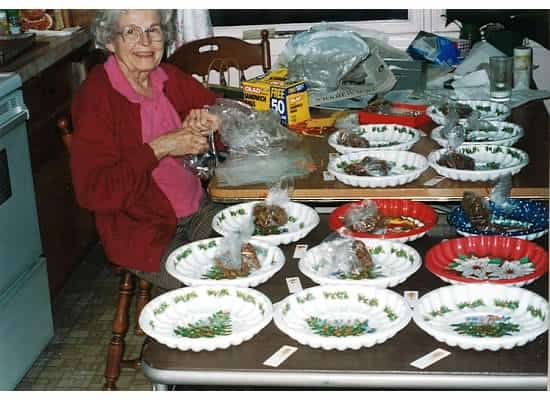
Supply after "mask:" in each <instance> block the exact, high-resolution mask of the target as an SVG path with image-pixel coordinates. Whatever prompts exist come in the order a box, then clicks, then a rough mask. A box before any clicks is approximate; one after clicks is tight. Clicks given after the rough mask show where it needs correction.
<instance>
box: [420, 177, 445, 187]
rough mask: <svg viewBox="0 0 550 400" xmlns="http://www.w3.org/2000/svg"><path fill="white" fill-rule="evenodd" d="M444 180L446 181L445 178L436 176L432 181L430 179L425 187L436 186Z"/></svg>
mask: <svg viewBox="0 0 550 400" xmlns="http://www.w3.org/2000/svg"><path fill="white" fill-rule="evenodd" d="M443 179H445V177H444V176H440V175H437V176H434V177H433V178H432V179H428V180H427V181H426V182H424V186H435V185H437V184H438V183H439V182H441V181H442V180H443Z"/></svg>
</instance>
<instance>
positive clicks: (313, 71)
mask: <svg viewBox="0 0 550 400" xmlns="http://www.w3.org/2000/svg"><path fill="white" fill-rule="evenodd" d="M369 54H370V51H369V46H368V44H367V42H366V41H365V40H364V39H363V38H362V37H361V36H360V35H358V34H357V33H355V32H353V31H351V30H340V29H337V28H336V27H334V26H331V25H330V24H319V25H315V26H312V27H310V28H309V29H308V30H307V31H304V32H301V33H298V34H296V35H294V36H292V38H291V39H290V40H289V41H288V42H287V44H286V47H285V49H284V50H283V53H282V54H281V55H280V56H279V59H278V63H279V64H281V65H282V66H285V67H286V68H288V77H289V79H290V80H301V79H303V80H304V81H305V83H306V85H307V87H308V90H322V91H331V90H335V89H337V88H338V87H339V86H340V82H341V81H342V79H343V78H344V77H345V76H346V75H348V74H350V72H351V71H353V69H354V68H355V67H357V66H358V65H359V64H360V63H362V62H363V61H365V60H366V59H367V57H368V56H369Z"/></svg>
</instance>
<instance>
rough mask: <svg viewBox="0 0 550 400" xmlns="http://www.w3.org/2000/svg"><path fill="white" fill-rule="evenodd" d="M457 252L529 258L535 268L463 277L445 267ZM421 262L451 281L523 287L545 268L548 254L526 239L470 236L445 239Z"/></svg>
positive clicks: (509, 257)
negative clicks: (507, 274)
mask: <svg viewBox="0 0 550 400" xmlns="http://www.w3.org/2000/svg"><path fill="white" fill-rule="evenodd" d="M459 255H475V256H477V257H494V258H501V259H505V260H519V259H520V258H522V257H528V258H529V261H531V262H532V263H533V264H534V266H535V270H534V271H533V272H532V273H530V274H528V275H523V276H519V277H515V278H511V279H486V280H480V279H474V278H469V277H465V276H462V275H461V274H459V273H457V272H455V271H453V270H452V269H449V268H448V266H449V264H450V263H452V262H453V260H454V259H455V258H456V257H458V256H459ZM424 264H425V265H426V267H427V268H428V270H429V271H430V272H432V273H433V274H435V275H437V276H438V277H439V278H441V279H442V280H444V281H446V282H451V283H487V282H489V283H496V284H506V285H516V286H522V285H524V284H527V283H530V282H533V281H534V280H535V279H537V278H539V277H540V276H542V275H544V273H545V272H547V271H548V253H547V252H546V251H545V250H544V249H543V248H542V247H540V246H539V245H537V244H535V243H533V242H530V241H528V240H523V239H518V238H512V237H505V236H469V237H463V238H458V239H448V240H444V241H442V242H441V243H439V244H438V245H436V246H434V247H432V248H431V249H430V250H428V252H427V253H426V257H425V259H424Z"/></svg>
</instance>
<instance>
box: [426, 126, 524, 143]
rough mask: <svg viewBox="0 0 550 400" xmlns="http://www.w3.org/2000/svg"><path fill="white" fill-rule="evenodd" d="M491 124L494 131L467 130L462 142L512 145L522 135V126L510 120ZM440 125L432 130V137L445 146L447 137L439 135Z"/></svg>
mask: <svg viewBox="0 0 550 400" xmlns="http://www.w3.org/2000/svg"><path fill="white" fill-rule="evenodd" d="M491 124H492V125H493V126H494V127H495V128H496V130H495V131H489V132H486V131H471V132H470V131H468V133H467V134H468V137H467V141H465V142H464V143H463V144H494V145H500V146H513V145H514V144H515V143H516V142H517V141H518V140H519V139H520V138H521V137H522V136H523V128H522V127H521V126H519V125H516V124H512V123H511V122H504V121H494V122H491ZM442 129H443V127H442V126H438V127H437V128H435V129H433V130H432V134H431V136H432V139H433V140H435V141H436V142H437V143H438V144H439V145H440V146H441V147H447V143H448V142H447V139H446V138H444V137H443V136H442V135H441V130H442Z"/></svg>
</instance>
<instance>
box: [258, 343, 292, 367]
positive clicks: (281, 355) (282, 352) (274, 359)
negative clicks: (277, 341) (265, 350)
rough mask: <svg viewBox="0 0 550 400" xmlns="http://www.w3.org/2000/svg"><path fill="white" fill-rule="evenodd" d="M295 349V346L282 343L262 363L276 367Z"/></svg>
mask: <svg viewBox="0 0 550 400" xmlns="http://www.w3.org/2000/svg"><path fill="white" fill-rule="evenodd" d="M296 350H298V348H297V347H293V346H287V345H284V346H282V347H281V348H280V349H279V350H277V351H276V352H275V353H273V354H272V355H271V357H269V358H268V359H267V360H265V361H264V363H263V364H264V365H265V366H267V367H278V366H279V365H281V364H282V363H283V361H284V360H286V359H287V358H288V357H290V356H291V355H292V354H294V353H295V352H296Z"/></svg>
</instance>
